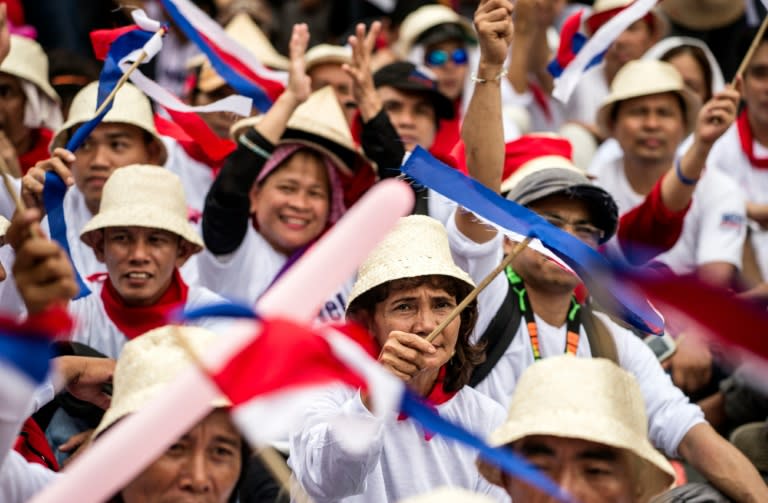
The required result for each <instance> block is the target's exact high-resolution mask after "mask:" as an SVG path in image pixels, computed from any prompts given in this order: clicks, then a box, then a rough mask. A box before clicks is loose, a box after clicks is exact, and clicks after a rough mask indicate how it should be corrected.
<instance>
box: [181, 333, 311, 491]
mask: <svg viewBox="0 0 768 503" xmlns="http://www.w3.org/2000/svg"><path fill="white" fill-rule="evenodd" d="M171 333H172V334H173V337H174V339H176V344H178V345H179V347H180V348H181V349H182V350H183V351H184V352H185V353H186V354H187V357H189V359H190V360H191V361H192V363H193V364H194V365H195V366H196V367H197V368H198V369H199V370H200V371H201V372H202V373H204V374H205V375H206V376H210V372H209V371H208V367H206V366H205V363H203V360H201V359H200V357H199V356H198V354H197V352H196V351H195V349H194V348H193V347H192V346H191V345H190V344H189V342H187V340H186V339H185V338H184V336H183V335H182V334H181V330H179V326H178V325H173V326H172V327H171ZM251 447H254V446H251ZM254 451H255V452H256V454H257V455H258V456H259V459H261V462H262V463H264V466H265V467H266V468H267V470H269V473H270V474H271V475H272V476H273V477H274V478H275V480H277V481H278V482H279V483H280V485H281V486H282V487H283V489H284V490H285V491H288V494H291V491H292V490H293V491H294V492H295V494H293V495H292V497H293V498H295V499H296V501H298V502H299V503H312V498H310V497H309V495H308V494H307V493H306V491H304V488H303V487H301V485H300V484H299V483H298V482H297V481H296V480H292V479H291V469H290V468H288V465H287V464H286V463H285V459H283V456H282V455H281V454H280V453H279V452H277V449H275V448H274V447H272V446H269V445H264V446H259V447H254Z"/></svg>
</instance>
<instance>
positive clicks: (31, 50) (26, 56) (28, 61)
mask: <svg viewBox="0 0 768 503" xmlns="http://www.w3.org/2000/svg"><path fill="white" fill-rule="evenodd" d="M10 42H11V48H10V52H9V53H8V56H6V58H5V60H3V62H2V63H0V72H3V73H7V74H9V75H13V76H15V77H19V78H21V79H24V80H28V81H29V82H32V83H33V84H35V85H36V86H37V87H38V88H40V90H41V91H43V92H44V93H45V94H46V95H48V97H49V98H51V99H52V100H55V101H57V102H58V101H59V95H58V94H56V91H55V90H54V89H53V87H52V86H51V84H50V82H49V81H48V56H46V55H45V52H44V51H43V48H42V47H40V44H38V43H37V42H35V41H34V40H32V39H31V38H28V37H22V36H21V35H11V38H10Z"/></svg>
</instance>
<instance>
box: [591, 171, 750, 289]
mask: <svg viewBox="0 0 768 503" xmlns="http://www.w3.org/2000/svg"><path fill="white" fill-rule="evenodd" d="M590 174H591V175H594V176H595V177H596V180H595V182H596V183H597V184H598V185H600V186H601V187H602V188H604V189H605V190H607V191H608V192H609V193H610V194H611V195H612V196H613V198H614V199H615V200H616V204H617V205H618V206H619V214H620V215H624V214H625V213H627V212H628V211H630V210H632V209H633V208H635V207H636V206H639V205H640V204H641V203H642V202H643V200H644V199H645V196H642V195H640V194H638V193H637V192H635V191H634V189H633V188H632V186H631V185H630V184H629V180H627V177H626V175H625V172H624V160H623V157H619V158H617V159H614V160H613V161H612V162H610V161H609V160H604V161H601V162H599V163H593V164H592V165H591V166H590ZM745 236H746V200H745V198H744V194H743V192H742V191H741V190H740V189H739V187H738V186H737V185H736V184H735V183H733V181H732V180H729V179H728V177H726V176H723V175H722V173H720V172H718V171H717V170H714V169H708V170H706V171H704V173H703V174H702V176H701V180H700V181H699V183H698V184H697V185H696V189H695V191H694V193H693V201H692V202H691V207H690V208H689V209H688V213H687V214H686V215H685V219H684V220H683V230H682V233H681V234H680V237H679V238H678V240H677V242H676V243H675V245H674V246H673V247H672V248H671V249H670V250H668V251H666V252H664V253H662V254H661V255H659V256H657V257H656V260H658V261H659V262H661V263H663V264H666V265H667V266H668V267H669V268H670V269H672V270H673V271H674V272H675V273H677V274H686V273H690V272H693V271H694V270H695V269H696V267H698V266H701V265H704V264H707V263H712V262H725V263H728V264H733V265H734V266H736V267H737V268H741V258H742V250H743V247H744V239H745ZM611 241H612V243H611V244H610V245H609V246H612V247H617V246H616V243H617V238H616V237H615V236H614V238H612V240H611Z"/></svg>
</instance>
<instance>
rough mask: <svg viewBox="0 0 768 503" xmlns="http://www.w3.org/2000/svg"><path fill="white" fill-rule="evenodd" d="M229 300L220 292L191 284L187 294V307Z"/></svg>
mask: <svg viewBox="0 0 768 503" xmlns="http://www.w3.org/2000/svg"><path fill="white" fill-rule="evenodd" d="M226 301H227V300H226V299H225V298H224V297H222V296H221V295H219V294H218V293H216V292H214V291H212V290H209V289H208V288H206V287H204V286H200V285H191V286H190V287H189V293H188V295H187V307H188V308H195V307H200V306H205V305H208V304H219V303H222V302H226Z"/></svg>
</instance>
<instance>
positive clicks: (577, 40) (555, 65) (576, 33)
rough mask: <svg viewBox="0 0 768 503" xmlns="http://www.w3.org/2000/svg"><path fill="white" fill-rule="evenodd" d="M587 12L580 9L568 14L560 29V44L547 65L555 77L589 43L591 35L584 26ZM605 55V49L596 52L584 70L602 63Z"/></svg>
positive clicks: (560, 73)
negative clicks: (585, 30)
mask: <svg viewBox="0 0 768 503" xmlns="http://www.w3.org/2000/svg"><path fill="white" fill-rule="evenodd" d="M586 12H587V11H586V10H585V9H580V10H578V11H576V12H574V13H573V14H571V15H570V16H568V19H566V20H565V22H564V23H563V28H562V30H560V45H559V46H558V48H557V52H556V53H555V58H554V59H553V60H552V61H550V63H549V65H547V70H549V73H550V74H551V75H552V76H553V77H555V78H557V77H559V76H560V75H562V73H563V72H564V71H565V69H566V68H568V65H570V64H571V62H572V61H573V60H574V58H576V55H577V54H578V53H579V51H581V49H582V48H583V47H584V44H586V43H587V39H588V38H589V37H588V36H587V34H586V33H584V27H585V26H586V25H585V24H584V23H583V18H584V16H585V14H586ZM604 55H605V51H602V52H600V53H598V54H596V55H595V57H593V58H592V60H591V61H589V62H588V63H587V66H585V67H584V70H588V69H589V68H591V67H593V66H595V65H596V64H598V63H600V62H601V61H602V60H603V56H604Z"/></svg>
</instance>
